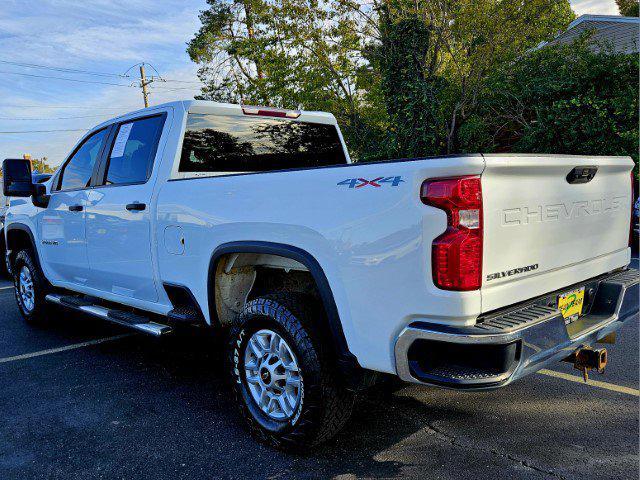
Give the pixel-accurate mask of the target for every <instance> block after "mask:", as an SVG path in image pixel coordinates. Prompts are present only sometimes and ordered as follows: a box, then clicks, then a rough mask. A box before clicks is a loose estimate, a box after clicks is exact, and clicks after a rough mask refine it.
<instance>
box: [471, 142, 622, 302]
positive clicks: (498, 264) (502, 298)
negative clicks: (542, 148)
mask: <svg viewBox="0 0 640 480" xmlns="http://www.w3.org/2000/svg"><path fill="white" fill-rule="evenodd" d="M485 160H486V168H485V170H484V172H483V174H482V197H483V209H484V253H483V284H482V310H483V312H488V311H491V310H495V309H496V308H501V307H504V306H507V305H511V304H514V303H517V302H520V301H523V300H527V299H529V298H532V297H535V296H538V295H541V294H543V293H547V292H550V291H553V290H558V289H561V288H563V287H565V286H567V285H571V284H574V283H577V282H581V281H583V280H586V279H587V278H591V277H595V276H597V275H600V274H602V273H605V272H608V271H611V270H614V269H616V268H618V267H622V266H625V265H627V264H628V263H629V259H630V250H629V248H628V245H629V225H630V224H629V222H630V215H631V179H630V171H631V169H632V168H633V161H632V160H631V158H629V157H585V156H565V155H557V156H555V155H511V154H509V155H486V156H485ZM576 167H587V168H589V169H590V170H589V172H591V173H593V172H595V176H593V178H592V179H591V180H589V181H587V182H584V183H580V181H576V180H575V177H573V178H571V177H570V178H568V177H567V176H568V175H569V174H570V172H572V170H573V169H574V168H576ZM582 171H584V170H583V169H581V170H580V171H579V173H580V172H582Z"/></svg>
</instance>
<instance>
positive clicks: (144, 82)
mask: <svg viewBox="0 0 640 480" xmlns="http://www.w3.org/2000/svg"><path fill="white" fill-rule="evenodd" d="M151 82H153V79H150V80H147V77H146V76H145V74H144V63H143V64H141V65H140V86H141V87H142V96H143V97H144V108H147V107H148V106H149V92H148V91H147V85H149V84H150V83H151Z"/></svg>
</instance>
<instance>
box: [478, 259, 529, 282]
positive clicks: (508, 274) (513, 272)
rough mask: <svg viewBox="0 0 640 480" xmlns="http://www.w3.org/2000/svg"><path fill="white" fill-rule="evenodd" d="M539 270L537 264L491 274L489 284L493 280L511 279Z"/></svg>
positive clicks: (488, 277)
mask: <svg viewBox="0 0 640 480" xmlns="http://www.w3.org/2000/svg"><path fill="white" fill-rule="evenodd" d="M537 269H538V264H537V263H536V264H534V265H527V266H526V267H518V268H514V269H512V270H507V271H505V272H496V273H490V274H489V275H487V282H490V281H491V280H496V279H498V278H504V277H511V276H512V275H519V274H521V273H525V272H531V271H532V270H537Z"/></svg>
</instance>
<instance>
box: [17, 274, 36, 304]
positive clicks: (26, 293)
mask: <svg viewBox="0 0 640 480" xmlns="http://www.w3.org/2000/svg"><path fill="white" fill-rule="evenodd" d="M18 293H19V294H20V300H22V306H23V307H24V308H25V310H27V312H32V311H33V309H34V308H35V305H36V300H35V290H34V288H33V277H32V276H31V271H30V270H29V269H28V268H27V267H26V266H23V267H22V268H21V269H20V275H19V276H18Z"/></svg>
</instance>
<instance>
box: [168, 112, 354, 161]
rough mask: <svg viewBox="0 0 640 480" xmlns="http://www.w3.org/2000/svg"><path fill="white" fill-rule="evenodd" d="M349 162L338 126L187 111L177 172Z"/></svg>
mask: <svg viewBox="0 0 640 480" xmlns="http://www.w3.org/2000/svg"><path fill="white" fill-rule="evenodd" d="M345 163H347V159H346V157H345V154H344V150H343V148H342V142H341V141H340V137H339V135H338V130H337V129H336V127H335V125H325V124H319V123H306V122H294V121H290V120H280V119H274V118H264V117H261V118H256V117H243V116H222V115H207V114H189V116H188V118H187V127H186V131H185V135H184V140H183V144H182V154H181V158H180V167H179V171H180V172H183V173H199V172H211V173H242V172H268V171H273V170H285V169H290V168H313V167H322V166H329V165H341V164H345Z"/></svg>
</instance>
